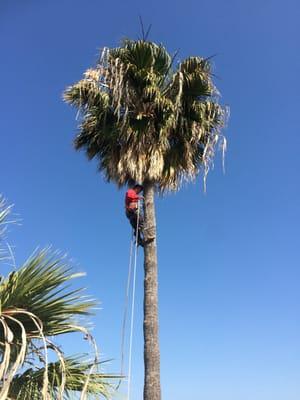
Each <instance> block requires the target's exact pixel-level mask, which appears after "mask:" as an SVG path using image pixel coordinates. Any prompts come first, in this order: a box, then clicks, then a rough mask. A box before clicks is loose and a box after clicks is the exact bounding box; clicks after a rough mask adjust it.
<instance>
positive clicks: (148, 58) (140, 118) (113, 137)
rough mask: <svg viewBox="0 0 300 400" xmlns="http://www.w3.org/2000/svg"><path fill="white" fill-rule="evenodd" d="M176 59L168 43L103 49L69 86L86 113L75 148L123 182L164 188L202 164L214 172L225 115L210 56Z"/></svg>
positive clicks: (72, 98)
mask: <svg viewBox="0 0 300 400" xmlns="http://www.w3.org/2000/svg"><path fill="white" fill-rule="evenodd" d="M172 64H173V60H172V58H171V57H170V55H169V54H168V53H167V51H166V49H165V48H164V47H163V46H162V45H157V44H155V43H153V42H148V41H144V40H138V41H131V40H126V41H125V42H124V43H123V44H122V46H121V47H118V48H115V49H111V50H108V49H104V50H103V52H102V55H101V57H100V59H99V62H98V64H97V65H96V67H95V68H93V69H88V70H87V71H86V72H85V74H84V78H83V79H82V80H80V81H79V82H78V83H76V84H74V85H72V86H70V87H68V88H67V89H66V91H65V93H64V99H65V100H66V101H67V102H68V103H70V104H71V105H73V106H75V107H77V108H78V109H79V111H80V112H81V115H82V122H81V125H80V127H79V134H78V136H77V137H76V139H75V147H76V148H77V149H81V148H82V149H84V150H85V151H86V153H87V155H88V157H89V158H90V159H92V158H94V157H96V158H97V159H98V162H99V169H100V171H102V172H103V173H104V175H105V176H106V178H107V179H108V180H112V181H114V182H116V183H117V184H118V185H119V186H122V185H125V184H127V183H128V182H129V181H131V180H134V181H138V182H146V181H151V182H153V183H154V184H155V186H156V188H157V189H158V190H160V191H164V190H176V189H178V188H179V187H180V184H181V183H182V181H183V180H186V179H187V180H191V179H194V178H195V177H196V176H197V175H198V174H199V172H200V171H201V168H204V172H205V175H206V174H207V172H208V169H209V165H210V163H211V160H212V157H213V155H214V149H215V145H216V143H217V142H218V139H219V138H220V130H221V128H222V127H223V125H224V119H225V109H224V108H223V107H222V106H220V105H219V104H218V101H217V90H216V88H215V86H214V84H213V82H212V74H211V66H210V62H209V60H208V59H204V58H200V57H189V58H187V59H186V60H184V61H183V62H181V63H179V65H178V68H177V69H176V70H175V69H174V68H173V66H172ZM223 139H224V138H223ZM224 144H225V139H224Z"/></svg>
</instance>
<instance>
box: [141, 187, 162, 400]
mask: <svg viewBox="0 0 300 400" xmlns="http://www.w3.org/2000/svg"><path fill="white" fill-rule="evenodd" d="M144 198H145V200H144V218H145V222H144V236H145V246H144V254H145V258H144V269H145V279H144V364H145V381H144V400H160V399H161V390H160V353H159V338H158V290H157V289H158V279H157V254H156V221H155V205H154V185H153V183H151V182H147V183H144Z"/></svg>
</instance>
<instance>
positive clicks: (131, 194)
mask: <svg viewBox="0 0 300 400" xmlns="http://www.w3.org/2000/svg"><path fill="white" fill-rule="evenodd" d="M140 198H141V197H140V196H139V195H138V194H137V193H136V192H135V190H133V189H128V190H127V192H126V195H125V207H126V208H129V205H130V203H137V202H138V201H139V199H140Z"/></svg>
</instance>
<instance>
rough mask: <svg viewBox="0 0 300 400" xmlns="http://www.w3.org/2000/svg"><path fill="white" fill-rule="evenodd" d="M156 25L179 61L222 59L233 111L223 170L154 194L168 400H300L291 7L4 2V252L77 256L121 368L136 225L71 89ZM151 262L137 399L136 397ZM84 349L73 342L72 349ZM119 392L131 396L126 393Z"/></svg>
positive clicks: (299, 63) (222, 81) (0, 105)
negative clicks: (76, 144)
mask: <svg viewBox="0 0 300 400" xmlns="http://www.w3.org/2000/svg"><path fill="white" fill-rule="evenodd" d="M139 14H141V15H142V16H143V18H144V21H145V23H146V24H148V23H152V24H153V28H152V31H151V39H152V40H156V41H161V42H163V43H164V44H165V45H166V46H167V48H168V49H169V50H170V51H171V52H173V51H175V50H176V49H179V50H180V52H179V58H184V57H186V56H188V55H202V56H210V55H212V54H217V56H216V57H215V59H214V63H215V74H216V75H217V76H218V77H219V78H218V79H217V81H216V84H217V85H218V87H219V89H220V91H221V92H222V96H223V97H222V102H223V103H224V104H225V103H226V104H229V105H230V107H231V118H230V122H229V126H228V129H227V130H226V134H227V137H228V141H229V148H228V153H227V161H226V165H227V168H226V175H223V174H222V169H221V157H220V155H218V157H217V160H216V165H215V169H214V171H212V172H211V173H210V175H209V178H208V190H207V194H206V195H204V194H203V190H202V183H201V180H199V181H198V182H196V184H194V185H190V186H188V187H185V188H184V189H183V190H182V191H181V192H179V193H178V194H176V195H170V196H167V197H165V198H163V199H158V200H157V220H158V246H159V282H160V283H159V295H160V338H161V363H162V384H163V399H164V400H182V399H203V400H298V399H299V398H300V383H299V382H300V319H299V307H300V294H299V293H300V291H299V282H300V271H299V261H300V260H299V259H300V257H299V247H300V243H299V214H300V211H299V209H300V207H299V205H300V202H299V200H300V199H299V197H300V190H299V170H300V160H299V148H300V132H299V100H300V95H299V93H300V90H299V89H300V88H299V67H300V51H299V50H300V49H299V47H300V46H299V33H300V32H299V17H300V6H299V3H298V2H297V1H296V0H295V1H293V0H286V1H279V0H273V1H271V0H263V1H258V0H251V1H250V0H227V1H222V0H215V1H207V0H205V1H204V0H203V1H196V0H194V1H191V0H185V1H179V0H175V1H169V0H166V1H158V0H153V1H151V2H150V1H141V0H140V1H133V0H129V1H115V2H107V1H105V2H104V1H100V0H98V1H96V0H86V1H83V0H51V1H50V0H49V1H45V0H44V1H38V0H27V1H24V0H14V1H12V0H1V3H0V38H1V39H0V51H1V66H0V70H1V73H0V80H1V82H0V87H1V95H0V112H1V155H0V170H1V176H0V192H2V193H3V194H4V195H5V196H6V197H7V199H8V200H9V201H10V202H13V203H15V212H16V213H18V214H19V215H21V216H22V219H23V224H22V226H21V227H15V228H13V230H12V232H11V235H10V242H11V243H12V244H13V245H14V246H15V249H16V257H17V260H18V262H19V263H21V262H22V261H23V260H24V259H25V258H26V257H27V256H28V255H29V254H30V253H31V252H32V251H33V249H34V248H36V246H37V245H41V246H44V245H47V244H50V243H51V244H53V246H54V248H58V249H61V250H63V251H67V252H68V253H69V254H70V256H72V257H73V259H74V260H75V264H76V268H78V269H83V270H85V271H86V272H87V277H86V278H85V279H84V282H83V283H84V285H85V286H87V287H88V291H89V293H91V294H92V295H94V296H96V297H97V298H99V299H100V300H101V302H102V310H101V311H99V313H98V314H97V316H96V317H95V319H94V323H95V330H94V332H95V335H96V338H97V340H98V342H99V344H100V347H101V351H102V354H103V357H105V358H113V359H114V360H115V361H112V362H111V363H110V365H108V367H107V369H108V370H110V371H118V369H119V359H120V351H119V347H120V329H121V318H122V310H123V298H124V290H125V284H126V282H125V281H126V274H127V263H128V253H129V236H130V229H129V226H128V223H127V221H126V219H125V217H124V215H123V193H124V192H123V191H118V190H117V189H116V188H115V187H114V186H113V185H108V184H106V183H104V182H103V181H102V179H101V177H100V176H99V175H98V174H97V171H96V165H95V164H94V163H88V162H87V161H86V160H85V157H84V155H83V154H81V153H75V151H73V149H72V143H71V142H72V138H73V136H74V132H75V126H76V122H75V113H74V111H73V110H71V109H70V107H68V106H67V105H65V104H64V103H63V102H62V101H61V93H62V91H63V89H64V88H65V87H66V86H67V85H69V84H71V83H73V82H74V81H76V80H78V79H80V78H81V76H82V73H83V72H84V70H85V69H86V68H88V67H89V66H90V65H92V64H93V63H94V62H95V60H96V57H97V54H98V49H99V48H100V47H102V46H116V45H118V43H119V40H120V39H121V38H123V37H125V36H128V37H132V38H136V37H137V35H138V34H139V32H140V27H139V22H138V15H139ZM142 279H143V277H142V258H141V257H140V262H139V270H138V290H137V316H136V331H135V337H134V358H133V361H134V365H133V386H134V390H133V397H132V400H140V399H141V389H142V377H143V361H142V350H143V348H142ZM80 343H81V341H80V338H78V341H74V342H71V343H70V342H67V343H65V345H66V347H67V349H68V350H69V351H70V352H78V351H79V350H80V349H81V348H80V346H81V345H80ZM120 398H121V397H120Z"/></svg>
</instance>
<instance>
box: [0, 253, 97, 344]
mask: <svg viewBox="0 0 300 400" xmlns="http://www.w3.org/2000/svg"><path fill="white" fill-rule="evenodd" d="M79 276H82V274H80V273H77V274H75V273H72V272H71V267H70V265H69V264H68V262H67V260H66V259H65V258H64V257H60V256H59V255H58V254H56V253H51V252H50V251H49V249H44V250H41V251H39V252H36V253H35V254H34V255H33V256H32V257H30V258H29V260H27V261H26V262H25V264H24V265H23V266H22V267H21V268H20V269H19V270H17V271H13V272H11V273H10V274H9V276H8V277H7V278H6V279H4V280H3V281H2V282H1V284H0V302H1V312H2V315H6V314H7V315H10V314H11V312H12V311H13V312H14V315H16V312H17V311H18V312H19V315H18V318H19V320H20V322H21V323H22V324H23V325H24V327H25V329H26V332H27V334H29V333H30V332H32V334H33V335H34V334H35V333H37V328H36V326H35V324H34V322H33V321H32V318H31V317H30V316H29V315H26V314H22V311H23V310H25V311H29V312H30V313H31V314H33V315H34V316H35V317H36V318H38V319H39V320H40V321H41V323H42V326H43V333H44V335H58V334H61V333H66V332H73V331H74V330H76V329H75V328H74V325H76V319H75V318H76V317H79V316H84V315H88V314H90V312H91V309H92V308H93V307H95V305H96V303H95V302H94V301H92V300H91V299H89V298H85V297H84V296H83V295H82V289H76V290H69V289H68V283H69V281H70V280H72V279H74V278H76V277H79ZM0 338H1V335H0Z"/></svg>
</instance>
